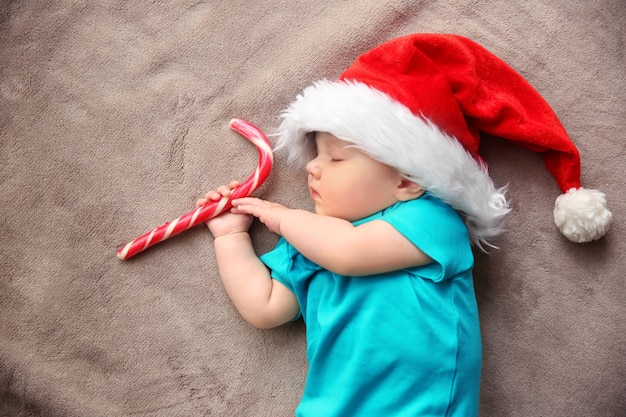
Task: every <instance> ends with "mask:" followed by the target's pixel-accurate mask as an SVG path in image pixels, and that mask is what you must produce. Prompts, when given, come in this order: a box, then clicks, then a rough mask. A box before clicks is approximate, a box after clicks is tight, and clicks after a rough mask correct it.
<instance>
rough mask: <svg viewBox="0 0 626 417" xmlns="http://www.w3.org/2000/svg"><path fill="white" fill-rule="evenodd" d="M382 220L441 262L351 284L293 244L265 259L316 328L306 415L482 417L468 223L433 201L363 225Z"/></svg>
mask: <svg viewBox="0 0 626 417" xmlns="http://www.w3.org/2000/svg"><path fill="white" fill-rule="evenodd" d="M374 220H382V221H386V222H388V223H389V224H391V225H392V226H394V228H396V230H398V231H399V232H400V233H402V234H403V235H404V236H405V237H406V238H407V239H409V240H410V241H411V242H412V243H414V244H415V245H416V246H417V247H419V248H420V249H421V250H422V251H424V252H425V253H426V254H428V255H429V256H430V257H431V258H432V259H433V260H434V262H432V263H430V264H428V265H425V266H421V267H415V268H411V269H408V270H402V271H395V272H390V273H386V274H381V275H374V276H365V277H349V276H341V275H337V274H334V273H332V272H329V271H327V270H324V269H323V268H321V267H319V266H318V265H316V264H314V263H312V262H311V261H309V260H308V259H306V258H305V257H304V256H302V255H301V254H300V253H298V252H297V251H296V250H295V248H294V247H293V246H291V245H290V244H289V243H288V242H287V241H285V240H284V239H281V241H280V242H279V244H278V245H277V247H276V248H275V249H274V250H273V251H271V252H270V253H268V254H265V255H263V256H262V258H261V259H262V260H263V261H264V262H265V263H266V265H267V266H268V267H269V268H270V270H271V273H272V277H274V278H275V279H277V280H278V281H280V282H281V283H283V284H284V285H286V286H287V287H288V288H290V289H291V290H292V291H293V292H294V294H295V295H296V297H297V299H298V302H299V304H300V307H301V312H302V316H303V318H304V321H305V323H306V329H307V357H308V361H309V374H308V377H307V383H306V387H305V390H304V395H303V399H302V402H301V404H300V406H299V407H298V409H297V415H298V416H302V417H305V416H307V417H308V416H327V417H340V416H348V415H354V416H372V417H375V416H407V417H408V416H441V417H443V416H456V417H471V416H475V415H477V413H478V394H479V382H480V357H481V347H480V329H479V326H478V311H477V307H476V299H475V295H474V287H473V281H472V266H473V256H472V252H471V249H470V245H469V239H468V235H467V229H466V228H465V225H464V223H463V221H462V220H461V218H460V216H459V215H458V214H457V213H456V212H455V211H454V210H453V209H452V208H450V206H448V205H446V204H444V203H442V202H441V201H440V200H438V199H436V198H434V197H432V196H429V195H427V194H426V195H424V196H422V197H421V198H419V199H416V200H412V201H409V202H403V203H397V204H395V205H394V206H391V207H389V208H387V209H385V210H383V211H382V212H379V213H376V214H374V215H372V216H370V217H368V218H366V219H363V220H361V221H358V222H355V224H357V225H358V224H362V223H365V222H368V221H374Z"/></svg>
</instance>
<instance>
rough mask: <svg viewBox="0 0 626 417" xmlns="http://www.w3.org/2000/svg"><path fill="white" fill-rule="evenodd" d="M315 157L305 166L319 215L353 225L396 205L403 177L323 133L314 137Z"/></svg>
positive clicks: (348, 144)
mask: <svg viewBox="0 0 626 417" xmlns="http://www.w3.org/2000/svg"><path fill="white" fill-rule="evenodd" d="M315 145H316V150H317V153H316V157H315V158H314V159H312V160H311V161H310V162H309V163H308V164H307V166H306V170H307V173H308V178H309V192H310V194H311V198H312V199H313V202H314V203H315V212H316V213H318V214H322V215H326V216H333V217H339V218H342V219H345V220H348V221H355V220H359V219H362V218H364V217H367V216H370V215H372V214H374V213H376V212H378V211H380V210H382V209H384V208H387V207H389V206H391V205H392V204H394V203H396V202H397V201H398V198H397V197H396V190H397V187H398V186H399V184H400V183H401V182H402V181H403V177H402V175H401V174H400V173H399V172H398V171H397V170H396V169H395V168H392V167H390V166H388V165H385V164H383V163H381V162H378V161H376V160H375V159H372V158H371V157H369V156H368V155H366V154H365V153H363V152H361V151H360V150H358V149H355V148H352V147H350V146H351V145H352V144H351V143H350V142H346V141H344V140H341V139H338V138H337V137H335V136H333V135H331V134H330V133H326V132H318V133H316V135H315Z"/></svg>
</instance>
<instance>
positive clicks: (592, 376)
mask: <svg viewBox="0 0 626 417" xmlns="http://www.w3.org/2000/svg"><path fill="white" fill-rule="evenodd" d="M624 16H626V2H625V1H624V0H594V1H582V0H579V1H571V0H519V1H503V0H481V1H468V0H446V1H415V0H350V1H327V0H320V1H298V0H295V1H294V0H272V1H250V0H228V1H217V0H213V1H210V0H135V1H128V0H102V1H85V0H62V1H61V0H11V1H0V210H1V212H2V216H0V246H1V249H0V415H1V416H20V417H129V416H132V417H181V416H185V417H204V416H218V417H241V416H245V417H248V416H253V417H287V416H292V415H293V411H294V409H295V407H296V406H297V404H298V402H299V401H300V397H301V395H302V392H303V385H304V381H305V378H306V374H307V365H306V354H305V350H306V341H305V329H304V325H303V324H302V321H301V320H299V321H296V322H294V323H291V324H288V325H286V326H280V327H277V328H275V329H272V330H269V331H262V330H258V329H255V328H253V327H252V326H250V325H249V324H247V323H246V322H245V321H243V320H242V319H241V318H240V316H239V314H238V313H237V311H236V309H235V308H234V307H233V306H232V303H231V301H230V299H229V298H228V295H227V294H226V293H225V291H224V288H223V286H222V284H221V282H220V278H219V276H218V274H217V267H216V265H215V258H214V255H213V242H212V239H211V237H210V233H209V232H208V231H207V230H206V227H204V226H199V227H197V228H194V229H192V230H189V231H187V232H184V233H183V234H181V235H179V236H176V237H174V238H173V239H171V240H168V241H166V242H163V243H160V244H158V245H156V246H154V247H153V248H150V249H149V250H147V251H146V252H144V253H142V254H140V255H138V256H136V257H134V258H132V259H131V260H129V261H119V260H118V259H117V257H116V256H115V253H116V251H117V249H119V248H120V247H122V246H123V245H124V244H126V243H127V242H129V241H130V240H132V239H134V238H135V237H137V236H139V235H140V234H142V233H145V232H147V231H149V230H151V229H152V228H153V227H155V226H158V225H161V224H163V223H164V222H167V221H171V220H173V219H175V218H176V217H178V216H180V215H181V214H183V213H186V212H188V211H190V210H193V208H194V203H195V201H196V200H197V199H198V198H200V197H201V196H203V195H204V194H205V193H206V192H207V190H209V189H213V188H216V187H218V186H219V185H221V184H225V183H227V182H228V181H230V180H231V179H237V180H239V181H243V180H244V179H245V178H246V177H247V176H248V175H250V173H251V172H252V171H253V170H254V167H255V165H256V163H257V160H258V156H257V152H256V150H255V149H254V146H253V145H251V144H250V143H248V142H247V141H245V140H244V139H242V138H241V137H239V135H237V134H236V133H233V132H231V131H230V130H229V128H228V122H229V120H230V119H232V118H233V117H240V118H243V119H246V120H249V121H251V122H253V123H254V124H256V125H257V126H258V127H260V128H261V129H263V130H264V131H265V132H266V133H267V134H268V135H269V134H272V133H275V132H276V130H277V129H278V126H279V125H280V119H279V114H280V111H281V110H282V109H284V108H285V107H286V106H287V105H288V104H289V103H290V102H291V101H292V100H293V99H294V97H295V95H296V94H298V93H299V92H301V91H302V89H303V88H304V87H305V86H307V85H310V84H311V83H312V82H314V81H315V80H320V79H322V78H327V79H331V80H335V79H337V77H338V76H339V75H340V74H341V72H342V71H344V70H345V69H346V68H347V67H348V66H349V65H350V64H351V63H352V62H354V60H355V59H356V57H358V56H360V55H361V54H363V53H364V52H366V51H368V50H370V49H372V48H374V47H375V46H376V45H379V44H381V43H383V42H386V41H388V40H390V39H394V38H396V37H398V36H402V35H407V34H411V33H416V32H435V33H457V34H459V35H463V36H466V37H468V38H470V39H474V40H476V41H477V42H479V43H480V44H481V45H484V46H485V47H486V48H487V49H489V50H490V51H492V52H493V53H495V54H496V55H498V56H499V57H501V58H502V59H503V60H504V61H506V62H507V63H509V64H510V65H511V67H513V68H514V69H515V70H516V71H518V72H519V73H520V74H522V75H523V76H524V77H525V78H526V79H527V80H528V81H529V82H530V83H531V84H532V85H533V86H534V87H535V88H536V89H537V91H539V92H540V93H541V95H542V96H543V97H544V98H545V99H546V101H547V102H548V103H549V104H550V106H551V107H552V108H553V109H554V111H555V113H556V114H557V115H558V117H559V119H560V120H561V121H562V122H563V125H564V126H565V128H566V130H567V132H568V133H569V134H570V137H571V138H572V140H573V141H574V143H575V144H576V146H577V148H578V149H579V151H580V155H581V160H582V167H583V169H582V175H583V178H582V180H583V184H584V185H585V186H588V187H590V188H596V189H599V190H602V191H603V192H604V193H606V198H607V203H608V206H609V207H610V208H611V210H613V214H614V224H613V227H612V228H611V230H609V232H608V233H607V234H606V236H604V237H603V238H602V239H600V240H599V241H596V242H592V243H589V244H575V243H571V242H569V241H568V240H567V239H565V238H563V237H562V236H561V235H560V233H559V231H558V230H557V229H556V227H555V226H554V222H553V219H552V216H551V214H550V211H551V209H552V207H553V204H554V197H555V196H556V195H557V194H558V193H559V190H558V188H557V187H556V185H555V182H554V178H553V177H552V176H551V175H550V174H549V173H548V172H547V170H546V168H545V166H544V163H543V161H542V159H541V157H540V156H539V155H538V154H536V153H533V152H529V151H526V150H524V149H522V148H520V147H519V146H513V145H511V144H510V143H508V142H506V141H504V140H500V139H499V138H494V137H488V136H485V137H482V138H481V149H480V153H481V155H483V156H484V157H485V160H486V161H487V163H488V164H489V169H490V173H491V176H492V177H493V179H494V182H495V184H496V186H498V187H500V186H503V185H505V184H508V192H507V197H509V199H510V201H511V206H512V208H513V211H512V212H511V213H510V214H509V215H508V216H507V220H506V232H505V233H504V234H503V235H501V236H500V237H499V238H498V239H497V240H495V241H494V243H495V244H496V245H497V246H498V247H499V249H498V250H495V249H493V250H490V251H489V252H490V253H489V254H483V253H482V252H480V251H477V252H475V266H474V280H475V284H476V295H477V298H478V306H479V309H478V310H479V314H480V319H481V330H482V341H483V372H482V375H483V376H482V381H481V396H480V416H481V417H508V416H512V417H517V416H523V417H526V416H532V417H534V416H544V417H581V416H585V417H587V416H594V417H595V416H601V417H623V416H624V410H626V395H625V393H626V332H624V329H626V302H624V300H626V285H624V271H626V256H624V254H625V253H626V228H625V227H624V219H626V193H624V184H626V169H624V167H625V166H626V152H624V140H625V139H624V138H626V106H624V103H625V102H626V55H625V54H624V42H625V36H626V35H625V34H626V27H625V24H626V19H625V18H624ZM270 139H271V140H272V141H273V142H274V143H275V138H274V137H270ZM286 159H287V158H286V155H285V153H284V152H280V151H279V152H276V158H275V164H274V169H273V171H272V174H271V176H270V177H269V179H268V181H267V182H266V183H265V184H264V185H263V187H261V188H260V189H259V190H258V192H257V193H256V194H257V196H259V197H262V198H266V199H268V200H270V201H276V202H278V203H281V204H285V205H287V206H289V207H293V208H311V203H310V197H309V195H308V193H307V192H306V189H307V188H306V187H307V185H306V176H305V175H304V172H299V171H297V170H294V169H293V168H292V167H291V166H289V165H288V164H287V161H286ZM251 236H252V239H253V241H254V244H255V248H256V249H257V251H258V253H259V254H262V253H265V252H267V251H269V250H271V249H272V248H273V247H274V246H275V245H276V242H277V240H278V238H277V236H276V235H274V234H272V233H271V232H269V231H268V230H266V229H265V228H263V227H260V226H259V225H258V224H255V225H253V227H252V230H251Z"/></svg>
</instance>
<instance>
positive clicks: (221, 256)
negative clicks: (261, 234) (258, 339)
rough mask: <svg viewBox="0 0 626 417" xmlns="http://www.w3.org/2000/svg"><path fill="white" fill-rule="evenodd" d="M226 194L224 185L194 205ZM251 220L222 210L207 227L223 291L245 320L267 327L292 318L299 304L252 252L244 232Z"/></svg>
mask: <svg viewBox="0 0 626 417" xmlns="http://www.w3.org/2000/svg"><path fill="white" fill-rule="evenodd" d="M233 184H235V183H233ZM233 184H231V187H232V186H233ZM229 193H230V189H229V188H228V187H220V189H218V192H215V191H213V192H209V193H208V194H207V197H206V198H204V199H201V200H199V201H198V205H202V204H204V203H206V201H207V200H219V199H220V198H221V197H222V195H226V196H227V195H229ZM251 220H252V218H251V216H249V215H245V214H233V213H224V214H222V215H221V216H219V217H216V218H214V219H211V220H209V221H208V222H207V226H208V227H209V230H211V233H213V236H214V237H215V257H216V259H217V266H218V270H219V273H220V277H221V279H222V283H223V285H224V289H225V290H226V293H227V294H228V296H229V297H230V299H231V300H232V302H233V304H234V305H235V307H236V308H237V310H238V311H239V313H240V314H241V316H242V317H243V318H244V319H245V320H246V321H248V322H249V323H250V324H252V325H253V326H255V327H258V328H265V329H267V328H271V327H276V326H279V325H281V324H283V323H286V322H288V321H290V320H292V319H293V318H294V317H295V316H296V315H297V314H298V311H299V306H298V302H297V300H296V297H295V295H294V294H293V292H291V291H290V290H289V289H287V288H286V287H285V286H284V285H283V284H281V283H280V282H278V281H276V280H274V279H272V278H271V277H270V275H269V271H268V269H267V268H266V267H265V265H264V264H263V263H262V262H261V260H260V259H259V257H258V256H257V255H256V253H255V252H254V248H253V246H252V242H251V240H250V235H249V234H248V228H249V227H250V223H251Z"/></svg>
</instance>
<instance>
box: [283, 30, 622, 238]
mask: <svg viewBox="0 0 626 417" xmlns="http://www.w3.org/2000/svg"><path fill="white" fill-rule="evenodd" d="M282 117H283V122H282V124H281V126H280V128H279V132H278V134H279V140H278V147H277V148H286V149H287V151H288V153H289V158H290V160H292V161H297V162H301V163H306V162H307V161H308V160H309V159H310V158H311V157H312V152H313V151H314V150H313V148H312V143H311V140H310V135H307V133H310V132H315V131H324V132H329V133H331V134H333V135H335V136H337V137H338V138H340V139H343V140H345V141H348V142H351V143H353V144H354V146H355V147H357V148H359V149H361V150H362V151H363V152H365V153H367V154H368V155H370V156H371V157H373V158H374V159H376V160H378V161H380V162H383V163H385V164H387V165H390V166H393V167H395V168H397V169H398V170H399V171H400V172H402V173H403V174H404V175H405V176H406V177H407V178H409V179H411V180H413V181H415V182H417V183H418V184H420V185H421V186H422V187H423V188H424V189H426V190H427V191H428V192H430V193H431V194H433V195H435V196H436V197H438V198H440V199H442V200H443V201H445V202H446V203H448V204H450V205H451V206H452V207H454V208H455V209H457V210H458V211H460V212H461V213H462V214H464V219H465V221H466V224H467V225H468V228H469V231H470V235H471V237H472V241H473V243H475V244H476V245H478V246H479V247H481V248H482V247H483V245H485V244H487V245H489V239H490V238H492V237H494V236H496V235H498V234H499V233H501V232H502V228H503V218H504V216H505V215H506V214H507V213H508V212H509V211H510V209H509V207H508V203H507V201H506V198H505V196H504V193H505V189H504V188H500V189H496V188H495V186H494V184H493V181H492V179H491V178H490V176H489V173H488V170H487V167H486V165H485V164H484V162H483V160H482V158H481V156H480V155H479V153H478V150H479V149H478V148H479V144H480V133H479V132H485V133H488V134H491V135H495V136H498V137H500V138H503V139H505V140H509V141H511V142H513V143H515V144H517V145H520V146H522V147H524V148H527V149H530V150H532V151H535V152H541V154H542V155H543V159H544V161H545V165H546V167H547V169H548V171H549V172H550V173H551V174H552V175H553V176H554V178H555V179H556V182H557V185H558V186H559V188H560V189H561V191H562V192H563V194H562V195H561V196H559V197H558V198H557V200H556V206H555V210H554V219H555V222H556V224H557V226H558V227H559V229H560V230H561V232H562V233H563V234H564V235H565V236H566V237H567V238H568V239H570V240H572V241H574V242H587V241H591V240H595V239H599V238H600V237H602V236H603V235H604V234H605V232H606V231H607V230H608V228H609V225H610V223H611V219H612V215H611V212H610V211H608V210H607V208H606V202H605V196H604V194H602V193H601V192H599V191H596V190H588V189H584V188H581V184H580V157H579V154H578V150H577V149H576V147H575V146H574V144H573V143H572V141H571V140H570V138H569V137H568V135H567V133H566V132H565V129H564V128H563V126H562V125H561V123H560V122H559V120H558V119H557V117H556V115H555V114H554V112H553V111H552V109H551V108H550V106H549V105H548V104H547V103H546V101H545V100H544V99H543V98H542V97H541V96H540V95H539V93H538V92H537V91H536V90H535V89H534V88H533V87H532V86H531V85H530V84H529V83H528V82H526V80H524V79H523V77H522V76H520V75H519V74H518V73H517V72H515V71H514V70H513V69H512V68H511V67H509V66H508V65H507V64H506V63H505V62H504V61H502V60H501V59H499V58H498V57H496V56H495V55H493V54H492V53H490V52H489V51H487V50H486V49H484V48H483V47H481V46H480V45H478V44H476V43H475V42H473V41H471V40H469V39H466V38H463V37H461V36H457V35H442V34H416V35H409V36H404V37H400V38H397V39H394V40H391V41H389V42H386V43H384V44H382V45H380V46H378V47H376V48H374V49H372V50H370V51H368V52H366V53H365V54H363V55H361V56H360V57H359V58H358V59H357V60H356V61H355V62H354V63H353V64H352V65H351V66H350V67H349V68H348V69H347V70H346V71H345V72H344V73H343V74H342V75H341V76H340V77H339V80H338V81H328V80H321V81H318V82H316V83H314V84H313V85H311V86H309V87H307V88H306V89H305V90H304V91H303V92H302V94H300V95H299V96H298V97H297V98H296V100H295V101H294V102H293V103H291V105H290V106H289V107H288V108H287V109H286V110H285V111H284V112H283V114H282Z"/></svg>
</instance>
